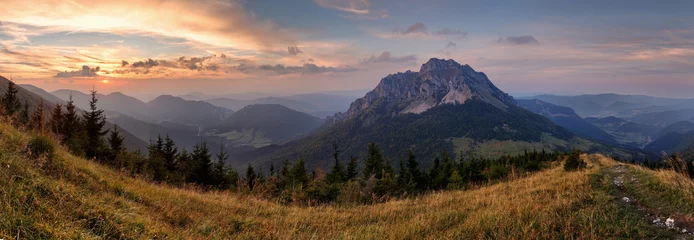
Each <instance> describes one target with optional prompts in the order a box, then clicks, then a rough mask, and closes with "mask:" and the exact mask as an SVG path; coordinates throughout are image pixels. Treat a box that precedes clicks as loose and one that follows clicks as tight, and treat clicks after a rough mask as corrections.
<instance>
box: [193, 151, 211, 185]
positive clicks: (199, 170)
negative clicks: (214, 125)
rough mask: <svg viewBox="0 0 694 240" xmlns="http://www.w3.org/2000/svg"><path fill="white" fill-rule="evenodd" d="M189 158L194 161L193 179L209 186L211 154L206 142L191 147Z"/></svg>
mask: <svg viewBox="0 0 694 240" xmlns="http://www.w3.org/2000/svg"><path fill="white" fill-rule="evenodd" d="M191 159H192V161H193V162H195V168H194V170H193V181H194V182H196V183H198V184H202V185H206V186H209V185H210V183H211V182H212V180H213V179H212V155H211V154H210V151H209V149H208V148H207V143H206V142H202V143H199V144H197V145H195V146H194V147H193V154H192V155H191Z"/></svg>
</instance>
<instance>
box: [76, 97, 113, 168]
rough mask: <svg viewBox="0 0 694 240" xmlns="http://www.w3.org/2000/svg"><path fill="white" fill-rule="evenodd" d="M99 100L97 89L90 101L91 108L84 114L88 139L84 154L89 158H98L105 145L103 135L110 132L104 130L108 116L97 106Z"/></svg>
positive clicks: (85, 143)
mask: <svg viewBox="0 0 694 240" xmlns="http://www.w3.org/2000/svg"><path fill="white" fill-rule="evenodd" d="M98 100H99V99H98V98H97V96H96V90H92V91H91V100H90V101H89V110H88V111H85V112H84V113H83V114H82V118H84V130H85V134H86V136H85V137H86V139H85V142H84V154H85V156H86V157H87V158H89V159H92V158H96V157H97V156H98V154H99V149H100V148H101V147H102V145H103V139H102V137H103V136H104V135H106V133H107V132H108V130H103V127H104V125H106V116H104V110H102V109H98V108H97V107H96V103H97V101H98Z"/></svg>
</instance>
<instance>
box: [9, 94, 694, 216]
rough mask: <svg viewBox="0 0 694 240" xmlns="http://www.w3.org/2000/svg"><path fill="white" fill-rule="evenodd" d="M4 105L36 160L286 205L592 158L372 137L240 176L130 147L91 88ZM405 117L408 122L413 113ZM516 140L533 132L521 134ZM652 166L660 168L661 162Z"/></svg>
mask: <svg viewBox="0 0 694 240" xmlns="http://www.w3.org/2000/svg"><path fill="white" fill-rule="evenodd" d="M0 103H1V104H0V106H1V107H0V112H1V113H2V115H3V116H4V117H5V119H8V120H9V121H10V122H11V123H12V124H13V125H15V126H16V127H18V128H23V129H26V130H31V131H35V132H37V133H40V134H38V137H35V138H34V139H32V140H31V141H30V143H29V146H28V152H29V154H31V155H34V156H36V157H47V158H50V157H51V155H52V154H53V151H54V148H55V145H54V142H58V143H59V144H60V145H62V146H64V147H65V148H67V149H68V150H69V151H70V152H71V153H72V154H74V155H77V156H82V157H85V158H87V159H90V160H93V161H97V162H99V163H102V164H104V165H108V166H111V167H113V168H115V169H118V170H120V171H122V172H125V173H127V174H130V175H132V176H137V177H141V178H145V179H149V180H150V181H153V182H159V183H164V184H169V185H172V186H180V187H189V186H197V187H200V188H203V189H208V190H223V191H224V190H228V191H234V192H240V193H246V194H250V195H254V196H258V197H262V198H267V199H272V200H276V201H278V202H281V203H285V204H300V205H316V204H326V203H346V204H363V203H374V202H383V201H386V200H388V199H393V198H403V197H408V196H416V195H419V194H422V193H426V192H430V191H437V190H444V189H467V188H472V187H475V186H479V185H481V184H485V183H489V182H495V181H501V180H504V179H508V178H517V177H521V176H524V175H525V174H527V173H531V172H535V171H538V170H541V169H543V168H547V167H550V166H554V164H558V163H559V162H564V167H565V169H566V170H567V171H571V170H575V169H580V168H582V167H585V163H583V162H582V161H581V160H580V158H579V155H580V152H579V151H576V150H575V151H573V152H571V153H566V154H564V153H559V152H546V151H544V150H540V151H536V150H534V151H532V152H527V151H526V152H525V153H524V154H521V155H519V156H504V157H500V158H495V159H487V158H482V157H477V156H474V155H467V156H459V157H457V158H452V157H451V156H450V155H449V153H448V152H447V150H446V149H445V148H441V151H440V152H437V153H435V154H432V155H433V157H432V159H431V160H430V161H427V162H430V163H431V164H430V165H431V166H429V167H428V168H424V167H422V166H420V162H421V161H418V159H417V158H418V157H417V156H416V155H420V156H421V154H416V153H417V152H416V151H414V150H409V151H407V152H405V153H403V154H404V155H405V156H404V157H403V158H401V159H397V160H394V159H389V158H387V157H384V156H385V155H384V151H383V150H382V149H381V148H380V147H379V146H378V145H377V144H376V143H374V142H371V143H368V144H365V146H364V147H365V148H366V153H367V154H366V156H365V157H363V159H359V158H357V157H353V156H349V157H344V156H343V154H341V153H342V152H343V149H341V148H340V146H338V145H335V144H334V145H333V146H332V160H333V161H332V163H331V164H330V166H329V167H328V169H322V168H320V167H313V168H310V169H309V168H308V167H307V164H306V161H305V160H304V159H303V158H297V159H285V160H284V161H283V162H282V164H279V165H277V166H276V165H274V164H272V165H270V166H269V168H268V169H261V168H255V167H254V166H253V165H252V164H248V165H247V167H246V168H245V170H244V171H243V172H242V173H241V174H240V173H239V172H237V171H236V170H235V169H232V168H230V167H228V166H227V165H226V162H227V160H228V158H229V155H228V154H227V152H226V151H225V149H224V146H223V145H221V146H219V147H220V148H221V149H220V151H219V153H218V154H216V155H215V156H212V154H211V153H210V151H209V149H210V148H209V147H210V146H208V145H207V144H206V143H205V142H201V143H198V144H197V145H195V147H194V148H193V150H192V152H188V151H187V150H186V149H185V148H179V147H177V146H176V143H175V142H174V141H173V140H172V139H171V138H169V137H168V136H165V137H161V136H160V137H158V138H157V140H156V141H153V142H151V143H150V146H149V148H148V152H147V154H145V153H142V152H140V151H128V150H127V149H125V148H124V147H123V137H122V136H121V133H120V131H119V130H118V127H117V126H116V127H114V128H113V129H104V125H105V116H104V112H103V110H100V109H99V108H98V106H97V103H98V98H97V93H96V91H92V92H91V100H90V102H89V106H90V107H89V109H87V110H85V111H83V112H82V111H81V110H79V109H76V107H75V105H74V102H73V101H72V100H70V101H68V102H67V103H66V105H65V106H62V105H60V104H58V105H56V106H55V107H54V109H50V110H48V109H44V106H43V103H42V102H41V103H40V105H39V106H36V107H34V108H31V109H35V111H34V112H33V113H30V112H29V109H30V106H29V105H28V104H27V103H22V102H21V100H20V99H19V98H18V97H17V86H15V85H14V83H12V82H10V83H9V86H8V89H7V91H6V92H5V93H4V94H3V95H2V97H1V98H0ZM466 105H467V104H466ZM462 106H465V105H462ZM476 106H477V105H475V104H471V106H468V107H470V108H473V109H475V107H476ZM455 110H458V109H457V108H453V107H451V108H443V109H442V110H440V111H446V112H448V113H449V114H455ZM465 112H466V113H469V111H465ZM46 113H50V114H46ZM497 114H499V113H497ZM502 116H503V115H502ZM491 119H494V118H491ZM401 121H407V116H406V117H405V118H404V119H402V120H401ZM433 122H437V121H433ZM475 124H482V123H475V122H472V123H470V124H469V125H470V126H472V125H475ZM519 124H520V123H519ZM435 127H436V128H437V129H452V130H451V131H458V130H456V129H457V128H460V126H458V127H457V128H456V127H455V126H449V125H435ZM478 127H479V126H478ZM537 127H539V126H537ZM464 128H468V127H464ZM377 129H379V128H377ZM441 131H443V130H441ZM460 131H462V130H460ZM397 132H402V129H400V130H399V131H396V130H395V129H386V128H383V129H381V131H380V133H382V134H388V133H393V134H397ZM480 134H482V133H480ZM475 136H476V137H481V138H484V137H485V136H484V135H475ZM508 137H509V138H515V137H520V138H525V137H531V136H525V135H523V133H522V132H515V133H513V134H512V135H509V136H508ZM425 139H426V138H425ZM424 155H425V156H426V155H427V154H424ZM432 155H428V156H432ZM673 159H674V160H673ZM290 160H291V161H290ZM670 160H671V161H670V165H671V166H675V165H676V166H679V169H684V170H683V171H685V172H683V173H687V174H689V175H691V176H694V174H693V173H692V170H694V166H692V162H691V161H689V162H686V161H684V160H681V158H677V156H673V157H672V158H670ZM647 163H648V162H647ZM648 164H649V165H648V166H649V167H654V168H656V167H659V166H660V165H658V164H651V163H648ZM686 171H688V172H686Z"/></svg>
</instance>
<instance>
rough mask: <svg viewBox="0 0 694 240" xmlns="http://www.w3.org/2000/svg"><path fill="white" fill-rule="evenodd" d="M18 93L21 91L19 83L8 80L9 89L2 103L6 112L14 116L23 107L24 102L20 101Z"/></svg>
mask: <svg viewBox="0 0 694 240" xmlns="http://www.w3.org/2000/svg"><path fill="white" fill-rule="evenodd" d="M17 93H19V90H18V89H17V85H15V83H14V82H12V81H9V82H7V90H6V91H5V94H4V95H3V97H2V104H3V107H4V108H5V113H6V114H7V115H9V116H13V115H14V114H16V113H18V112H19V111H20V108H21V107H22V103H21V102H20V101H19V96H17Z"/></svg>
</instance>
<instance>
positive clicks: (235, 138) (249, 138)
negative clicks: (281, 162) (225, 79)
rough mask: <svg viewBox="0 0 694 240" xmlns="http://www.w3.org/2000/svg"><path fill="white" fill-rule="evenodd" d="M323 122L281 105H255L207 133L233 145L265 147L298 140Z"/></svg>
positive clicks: (233, 115) (244, 109) (240, 111)
mask: <svg viewBox="0 0 694 240" xmlns="http://www.w3.org/2000/svg"><path fill="white" fill-rule="evenodd" d="M324 123H325V121H324V120H322V119H320V118H317V117H314V116H311V115H309V114H306V113H302V112H298V111H295V110H292V109H290V108H288V107H285V106H282V105H279V104H254V105H249V106H247V107H244V108H242V109H241V110H239V111H237V112H235V113H234V114H232V115H231V117H229V118H227V119H226V120H224V122H223V123H221V124H220V125H217V126H215V127H214V128H212V129H211V130H209V132H208V134H209V135H215V136H220V137H225V138H226V139H227V140H229V141H230V142H231V143H233V144H239V145H249V146H254V147H262V146H266V145H269V144H282V143H285V142H287V141H290V140H294V139H297V138H299V137H302V136H304V135H306V134H308V133H310V132H311V131H313V130H315V129H316V128H318V127H320V126H321V125H323V124H324Z"/></svg>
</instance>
